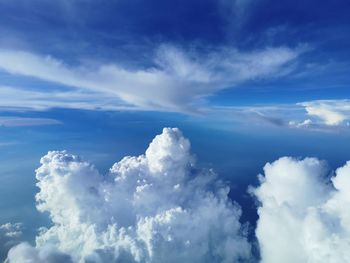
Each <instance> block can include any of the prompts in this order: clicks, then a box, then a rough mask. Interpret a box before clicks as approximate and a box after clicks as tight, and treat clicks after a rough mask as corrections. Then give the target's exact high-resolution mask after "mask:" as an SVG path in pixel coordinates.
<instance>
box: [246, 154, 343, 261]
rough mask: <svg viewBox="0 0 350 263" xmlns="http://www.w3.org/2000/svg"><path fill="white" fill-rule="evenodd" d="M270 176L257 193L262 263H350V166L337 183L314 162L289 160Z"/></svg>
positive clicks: (276, 164) (338, 174) (275, 164)
mask: <svg viewBox="0 0 350 263" xmlns="http://www.w3.org/2000/svg"><path fill="white" fill-rule="evenodd" d="M264 171H265V176H264V177H263V176H261V178H260V181H261V185H260V187H258V188H256V189H254V190H253V192H254V193H255V195H256V196H257V198H258V199H259V201H260V202H261V207H260V208H259V209H258V213H259V220H258V224H257V229H256V235H257V238H258V241H259V244H260V250H261V256H262V262H264V263H280V262H284V263H289V262H290V263H295V262H309V263H316V262H317V263H323V262H324V263H339V262H348V261H349V258H350V209H349V208H350V162H348V163H347V164H346V165H345V166H344V167H342V168H339V169H338V170H337V171H336V173H335V175H334V176H333V177H332V178H331V184H329V180H327V167H326V166H325V164H324V163H323V162H321V161H319V160H317V159H314V158H306V159H304V160H296V159H292V158H287V157H284V158H281V159H279V160H277V161H275V162H273V163H271V164H269V163H268V164H266V166H265V168H264ZM327 182H328V183H327Z"/></svg>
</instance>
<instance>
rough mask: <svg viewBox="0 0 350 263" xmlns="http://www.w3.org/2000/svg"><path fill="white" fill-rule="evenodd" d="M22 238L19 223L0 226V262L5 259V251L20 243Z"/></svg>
mask: <svg viewBox="0 0 350 263" xmlns="http://www.w3.org/2000/svg"><path fill="white" fill-rule="evenodd" d="M21 236H22V224H21V223H6V224H3V225H0V260H1V259H3V257H6V254H7V251H8V250H9V249H10V248H11V247H12V246H14V245H16V244H18V243H19V242H20V238H21Z"/></svg>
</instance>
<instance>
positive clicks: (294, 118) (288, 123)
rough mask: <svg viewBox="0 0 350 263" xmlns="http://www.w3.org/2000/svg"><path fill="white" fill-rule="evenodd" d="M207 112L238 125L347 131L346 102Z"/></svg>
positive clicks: (349, 104) (349, 114)
mask: <svg viewBox="0 0 350 263" xmlns="http://www.w3.org/2000/svg"><path fill="white" fill-rule="evenodd" d="M207 113H209V115H210V116H214V118H215V119H219V120H223V121H228V122H230V121H231V122H234V121H235V122H238V123H240V124H247V125H249V126H252V125H260V126H261V125H264V124H265V125H266V124H269V125H273V126H278V127H286V128H298V129H307V130H312V131H327V132H331V131H348V130H349V129H348V128H349V126H350V101H349V100H313V101H307V102H300V103H295V104H272V105H252V106H240V107H214V108H212V109H208V110H207Z"/></svg>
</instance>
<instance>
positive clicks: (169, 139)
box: [8, 128, 250, 263]
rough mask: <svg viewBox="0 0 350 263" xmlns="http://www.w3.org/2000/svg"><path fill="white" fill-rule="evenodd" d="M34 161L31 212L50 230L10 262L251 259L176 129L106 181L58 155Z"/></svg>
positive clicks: (234, 215) (209, 174)
mask: <svg viewBox="0 0 350 263" xmlns="http://www.w3.org/2000/svg"><path fill="white" fill-rule="evenodd" d="M40 162H41V166H40V167H39V168H38V169H37V170H36V178H37V180H38V183H37V186H38V187H39V189H40V191H39V192H38V194H37V195H36V200H37V208H38V210H39V211H41V212H48V213H49V215H50V218H51V220H52V223H53V225H52V226H51V227H50V228H48V229H42V230H41V232H40V234H39V235H38V236H37V238H36V247H35V248H33V247H31V246H28V245H27V244H21V245H19V246H16V247H14V248H13V249H11V251H10V253H9V257H8V261H9V263H19V262H21V263H22V262H23V261H21V259H24V258H26V260H27V261H26V262H48V263H51V262H61V261H59V260H61V259H60V257H68V256H67V255H69V256H70V257H71V258H72V260H73V261H74V262H91V263H92V262H108V263H111V262H153V263H155V262H169V263H171V262H174V263H175V262H202V263H205V262H208V263H209V262H210V263H211V262H227V263H229V262H241V260H243V261H245V262H246V261H249V260H250V245H249V243H248V241H247V237H246V235H247V233H246V230H245V227H244V226H242V225H241V223H240V222H239V218H240V215H241V211H240V208H239V206H238V205H236V204H235V203H233V202H232V201H231V200H230V199H229V197H228V192H229V191H230V189H229V187H228V186H227V185H226V184H225V183H224V182H222V181H220V180H218V179H217V177H216V174H215V173H214V172H213V171H211V170H202V169H199V168H197V167H196V166H195V160H194V157H193V156H192V155H191V153H190V142H189V141H188V140H187V139H186V138H184V137H183V135H182V134H181V132H180V131H179V130H178V129H176V128H165V129H164V130H163V133H162V134H160V135H158V136H156V137H155V138H154V140H153V141H152V142H151V144H150V145H149V147H148V149H147V150H146V152H145V154H143V155H140V156H127V157H125V158H123V159H122V160H121V161H119V162H117V163H115V164H114V165H113V167H112V168H111V169H110V172H109V173H108V174H107V175H105V176H102V175H101V174H100V173H99V172H98V171H97V170H96V169H95V167H94V166H93V165H92V164H90V163H88V162H85V161H83V160H82V159H81V158H79V157H78V156H74V155H71V154H69V153H67V152H65V151H63V152H58V151H52V152H49V153H48V154H47V155H45V156H44V157H43V158H42V159H41V161H40ZM48 248H51V250H48ZM52 248H55V250H53V249H52ZM47 251H50V252H47ZM52 251H53V252H55V253H53V252H52ZM58 251H59V252H58ZM63 253H64V254H63ZM49 256H50V258H49ZM51 257H52V260H51ZM57 258H59V259H57ZM30 260H31V261H30ZM53 260H56V261H53ZM64 262H67V261H64Z"/></svg>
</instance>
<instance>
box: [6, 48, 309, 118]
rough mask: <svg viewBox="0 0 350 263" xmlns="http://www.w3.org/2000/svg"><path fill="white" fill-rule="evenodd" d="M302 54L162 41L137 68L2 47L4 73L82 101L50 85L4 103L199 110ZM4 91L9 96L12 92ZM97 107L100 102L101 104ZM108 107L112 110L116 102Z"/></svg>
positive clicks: (279, 71)
mask: <svg viewBox="0 0 350 263" xmlns="http://www.w3.org/2000/svg"><path fill="white" fill-rule="evenodd" d="M302 52H303V49H302V48H295V49H291V48H287V47H277V48H265V49H260V50H255V51H251V52H241V51H238V50H236V49H228V48H221V49H218V50H217V51H211V52H206V53H205V54H204V55H203V54H200V53H199V52H197V51H184V50H182V49H180V48H176V47H174V46H169V45H161V46H160V47H159V48H158V50H157V52H156V54H155V56H154V57H153V58H152V61H149V64H150V65H151V66H149V67H146V68H145V67H141V68H136V69H135V68H134V69H131V68H126V67H125V66H123V65H119V64H116V63H109V64H101V65H97V66H96V65H95V66H91V64H90V65H86V64H84V63H82V64H80V65H78V66H72V65H68V64H67V63H65V62H64V61H62V60H59V59H56V58H53V57H51V56H41V55H37V54H33V53H30V52H27V51H18V50H8V49H1V50H0V69H1V70H2V71H5V72H8V73H10V74H15V75H18V76H27V77H33V78H37V79H41V80H44V81H49V82H53V83H55V84H60V85H64V86H66V87H67V88H68V89H69V92H72V93H73V94H74V95H75V96H76V99H75V100H74V99H72V98H70V96H69V94H68V93H67V92H66V93H65V92H60V93H57V91H56V92H55V91H54V90H50V89H49V88H46V89H45V90H43V89H41V90H39V91H35V92H34V91H28V90H27V89H25V88H22V89H23V91H24V94H22V95H21V96H20V97H19V98H18V99H17V100H16V99H14V98H13V93H10V96H7V97H6V96H4V97H2V99H1V100H0V106H2V107H29V108H30V107H33V106H35V103H31V102H30V99H28V96H29V97H33V96H34V98H32V99H35V97H38V96H39V97H40V98H41V101H40V102H41V105H42V107H45V106H46V107H47V108H49V107H52V106H54V105H55V104H56V105H57V106H58V107H65V106H69V105H71V106H73V107H74V108H79V107H80V108H84V109H85V107H86V106H88V107H89V108H91V106H89V105H88V104H87V103H86V100H87V99H89V97H91V96H94V100H95V101H98V102H99V103H98V104H99V105H98V107H101V108H104V105H105V102H106V101H107V102H111V101H113V104H112V105H113V106H114V107H118V106H129V107H132V106H133V107H136V108H138V109H143V110H161V111H176V112H193V111H195V110H196V106H195V105H196V104H198V102H199V101H200V99H201V98H203V97H206V96H208V95H211V94H213V93H215V92H217V91H219V90H222V89H224V88H229V87H232V86H236V85H238V84H239V83H242V82H244V81H247V80H252V79H264V78H276V77H279V76H283V75H286V74H288V73H290V71H291V70H292V69H293V63H295V62H296V60H297V58H298V57H299V55H300V54H301V53H302ZM12 89H13V88H12ZM17 89H19V88H18V87H17ZM2 92H4V93H6V94H8V91H6V90H5V91H2ZM6 94H5V95H6ZM45 94H50V95H47V96H46V97H48V96H49V98H46V99H44V97H45ZM52 94H53V95H54V96H51V95H52ZM65 94H66V95H67V96H64V95H65ZM11 95H12V96H11ZM113 98H114V99H113ZM45 102H46V103H45ZM69 102H70V103H69ZM60 103H62V104H60ZM79 103H80V104H79ZM45 104H46V105H45ZM84 105H85V107H84ZM93 105H94V106H97V105H96V102H95V103H93ZM106 107H107V109H110V108H111V105H110V103H108V104H107V105H106Z"/></svg>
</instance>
